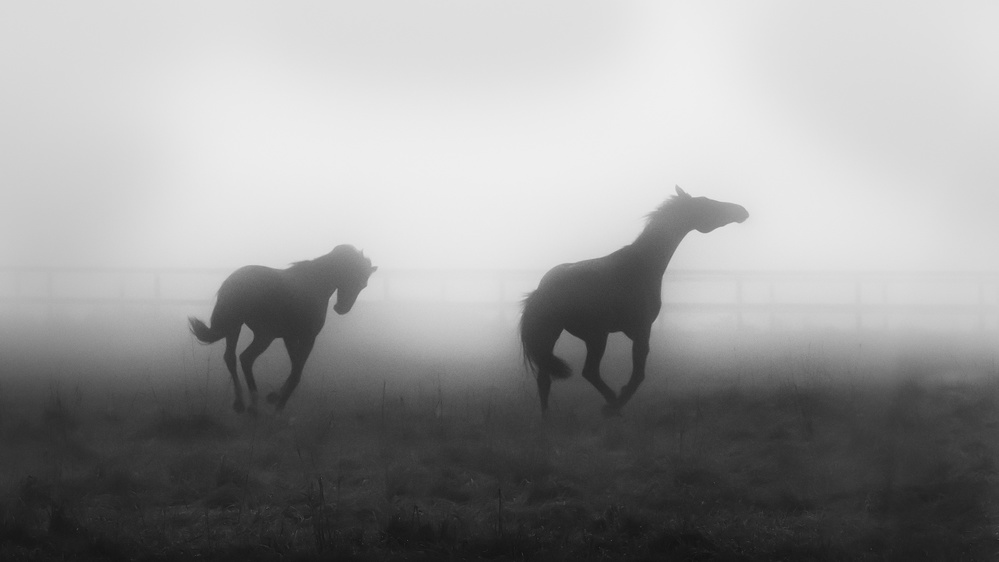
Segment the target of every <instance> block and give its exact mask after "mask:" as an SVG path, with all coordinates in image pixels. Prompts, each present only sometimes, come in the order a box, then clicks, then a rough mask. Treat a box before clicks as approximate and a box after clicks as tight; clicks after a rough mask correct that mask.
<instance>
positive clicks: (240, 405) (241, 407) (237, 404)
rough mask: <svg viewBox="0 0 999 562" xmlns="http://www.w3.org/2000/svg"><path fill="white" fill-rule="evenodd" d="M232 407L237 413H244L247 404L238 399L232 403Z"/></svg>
mask: <svg viewBox="0 0 999 562" xmlns="http://www.w3.org/2000/svg"><path fill="white" fill-rule="evenodd" d="M232 409H233V410H236V413H237V414H242V413H243V410H245V409H246V406H244V405H243V403H242V402H239V401H236V402H233V403H232Z"/></svg>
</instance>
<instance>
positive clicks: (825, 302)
mask: <svg viewBox="0 0 999 562" xmlns="http://www.w3.org/2000/svg"><path fill="white" fill-rule="evenodd" d="M231 272H232V269H223V268H103V267H74V268H69V267H0V305H2V306H4V307H5V308H7V309H9V308H11V307H14V308H17V307H23V306H35V307H42V308H45V309H48V310H52V309H56V308H58V307H106V306H109V305H111V306H120V307H155V308H158V309H159V308H161V307H162V308H169V307H180V308H184V307H209V306H211V305H212V303H213V300H214V296H215V291H216V289H217V288H218V285H219V283H220V282H221V281H222V279H224V278H225V276H226V275H228V274H229V273H231ZM542 274H543V272H540V271H534V270H454V269H452V270H391V269H388V270H386V269H380V270H379V272H378V274H377V275H375V276H374V277H372V279H371V284H370V286H369V288H368V289H367V290H366V291H365V292H364V293H362V295H361V300H364V301H369V302H374V303H384V304H385V305H386V306H391V305H399V304H406V303H410V304H419V303H430V304H434V305H437V306H439V305H441V304H446V305H449V306H453V307H465V308H469V309H472V308H479V309H483V310H490V311H493V312H495V313H497V314H498V315H499V316H500V317H501V318H506V319H511V318H515V317H516V309H517V306H518V303H519V302H520V300H521V299H522V298H523V295H524V294H525V293H527V292H529V291H531V290H533V288H534V287H536V286H537V283H538V280H539V279H540V278H541V275H542ZM663 300H664V304H663V309H664V313H665V314H664V315H663V316H661V319H662V318H663V317H668V316H671V315H686V316H700V317H702V318H707V319H717V318H719V317H723V318H727V319H729V320H731V321H732V322H734V323H735V324H736V325H738V326H745V325H759V326H762V327H769V328H775V327H779V326H783V325H792V324H796V323H801V322H802V321H806V322H812V323H819V324H821V323H823V322H828V321H832V320H833V319H835V320H836V321H837V322H838V323H839V324H840V325H842V326H845V327H850V326H853V327H855V328H871V327H891V326H895V325H899V324H901V323H905V322H907V321H910V320H911V319H913V318H921V319H928V321H930V322H933V321H938V320H940V319H950V321H952V322H956V323H958V324H962V323H963V324H967V325H968V326H969V327H971V328H973V329H980V330H999V272H911V271H910V272H879V271H863V272H832V271H707V270H671V271H669V272H667V274H666V277H665V279H664V284H663ZM709 321H712V320H709Z"/></svg>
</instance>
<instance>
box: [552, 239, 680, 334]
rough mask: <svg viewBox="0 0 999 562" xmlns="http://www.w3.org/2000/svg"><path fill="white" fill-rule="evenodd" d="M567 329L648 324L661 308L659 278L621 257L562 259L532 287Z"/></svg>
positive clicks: (612, 328)
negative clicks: (569, 261)
mask: <svg viewBox="0 0 999 562" xmlns="http://www.w3.org/2000/svg"><path fill="white" fill-rule="evenodd" d="M535 293H537V294H538V297H539V298H542V299H544V300H545V301H547V305H548V306H547V307H546V308H548V309H549V310H551V311H552V312H553V313H555V314H557V315H558V316H560V317H561V318H562V319H563V321H564V322H565V324H566V327H567V328H569V329H570V331H577V330H574V329H573V328H572V326H578V327H579V329H580V331H581V330H590V329H594V330H598V331H604V332H619V331H629V330H631V329H633V328H636V327H640V326H641V325H644V324H651V323H652V322H653V321H654V320H655V318H656V316H657V315H658V314H659V309H660V308H661V306H662V278H661V277H658V278H656V277H654V276H650V275H648V274H647V273H646V272H644V271H642V270H640V269H636V268H634V267H633V266H632V265H631V264H630V263H629V262H628V260H625V259H622V256H620V255H618V254H617V253H615V254H610V255H608V256H604V257H602V258H595V259H590V260H584V261H580V262H575V263H565V264H561V265H558V266H555V267H553V268H552V269H551V270H549V271H548V273H546V274H545V275H544V277H542V279H541V282H540V283H539V284H538V290H537V291H535Z"/></svg>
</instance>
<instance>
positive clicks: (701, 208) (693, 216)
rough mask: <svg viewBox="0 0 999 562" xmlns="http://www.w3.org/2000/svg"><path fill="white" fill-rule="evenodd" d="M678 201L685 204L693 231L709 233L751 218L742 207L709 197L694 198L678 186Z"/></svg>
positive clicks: (685, 210)
mask: <svg viewBox="0 0 999 562" xmlns="http://www.w3.org/2000/svg"><path fill="white" fill-rule="evenodd" d="M676 200H677V202H679V203H682V204H683V208H684V211H683V212H684V215H685V217H686V220H687V221H689V225H690V227H691V229H693V230H696V231H698V232H703V233H708V232H711V231H712V230H714V229H716V228H718V227H721V226H725V225H726V224H732V223H741V222H743V221H745V220H746V219H748V218H749V212H747V211H746V209H745V207H743V206H742V205H736V204H735V203H725V202H724V201H715V200H714V199H708V198H707V197H692V196H690V195H688V194H687V192H686V191H684V190H682V189H680V186H679V185H678V186H676Z"/></svg>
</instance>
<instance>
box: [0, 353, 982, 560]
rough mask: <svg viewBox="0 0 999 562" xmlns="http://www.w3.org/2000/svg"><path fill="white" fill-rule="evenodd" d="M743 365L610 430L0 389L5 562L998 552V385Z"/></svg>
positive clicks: (593, 417) (561, 411) (440, 413)
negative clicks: (272, 411)
mask: <svg viewBox="0 0 999 562" xmlns="http://www.w3.org/2000/svg"><path fill="white" fill-rule="evenodd" d="M753 369H755V370H752V369H750V370H743V371H742V372H739V373H728V375H726V376H728V377H729V378H728V379H727V382H725V383H724V384H716V385H712V386H711V387H708V386H700V387H698V386H696V385H694V386H692V387H690V388H686V389H677V388H673V389H671V390H669V391H668V392H666V391H664V390H663V389H661V388H660V389H657V388H656V387H655V386H650V387H649V388H647V389H643V393H640V397H641V399H636V401H635V402H634V403H633V405H632V406H633V407H631V409H630V410H628V411H627V412H626V415H625V416H624V417H623V418H619V419H611V420H604V419H602V418H600V417H599V415H598V414H597V408H596V407H595V406H596V405H595V403H591V402H585V401H584V404H583V405H580V406H578V407H577V406H575V404H576V402H575V401H574V399H573V398H572V394H571V392H569V390H568V389H570V388H572V387H575V388H577V389H582V391H583V392H590V391H589V389H585V388H584V385H585V383H583V382H582V381H580V380H575V381H572V382H570V383H566V385H564V386H561V387H557V388H556V392H558V393H560V394H559V397H560V400H561V402H559V403H557V406H558V405H559V404H560V406H559V407H557V408H556V409H555V411H554V413H553V415H552V417H551V419H549V420H547V421H545V422H543V421H542V420H541V419H540V417H539V414H538V412H537V410H536V404H535V401H534V399H533V397H532V396H531V395H530V393H529V392H524V391H523V390H522V389H519V390H518V389H514V390H508V391H498V390H496V389H490V390H486V389H485V388H475V387H468V388H464V389H462V390H460V391H452V392H444V391H443V389H441V388H422V389H421V391H420V393H419V395H417V397H415V398H414V397H413V396H408V397H402V396H397V395H396V394H394V393H393V392H391V391H390V392H388V393H387V394H388V395H387V397H386V398H385V402H383V401H382V398H381V397H380V396H379V394H380V393H381V390H382V389H381V385H379V388H378V390H377V391H376V392H375V393H374V394H372V395H370V396H367V397H366V399H364V400H345V399H344V398H343V397H342V396H341V397H338V398H337V400H336V402H338V403H340V404H341V406H339V407H336V406H333V405H331V401H330V399H329V397H324V396H322V395H320V394H316V393H313V394H312V395H310V394H309V393H307V392H303V393H302V394H301V395H299V396H296V397H295V399H294V400H293V403H292V406H290V409H289V413H288V415H287V416H286V417H269V416H261V417H260V418H259V419H255V420H254V419H250V418H246V417H237V416H235V415H233V414H231V413H229V412H228V411H226V410H225V408H226V407H227V406H226V405H227V402H228V398H227V397H219V398H218V400H208V401H205V400H200V399H199V400H193V399H191V398H190V396H189V395H188V392H187V391H181V390H178V389H170V388H162V389H159V390H158V391H157V392H151V393H150V392H146V393H144V394H141V393H140V394H134V395H133V397H132V398H131V399H128V400H125V399H122V398H120V397H122V396H128V395H129V393H128V392H126V391H125V390H123V389H121V388H116V389H114V391H111V390H108V389H105V388H101V387H100V386H95V387H91V388H87V389H86V390H85V391H81V390H80V389H79V388H78V387H66V388H61V387H54V388H57V390H51V391H50V392H49V393H48V394H47V395H43V396H42V397H41V398H39V399H38V400H37V401H36V402H32V401H31V400H29V399H23V400H22V399H20V398H18V397H17V396H15V394H16V391H17V386H16V385H15V384H9V383H8V384H5V385H4V386H3V388H2V395H0V402H2V404H3V414H2V416H0V447H2V450H3V457H4V462H3V463H0V558H2V559H4V560H18V559H24V560H27V559H33V560H43V559H97V560H101V559H103V560H123V559H136V558H143V559H145V558H155V559H195V558H198V559H206V558H210V559H222V560H226V559H231V560H246V559H264V560H310V559H329V558H334V557H337V558H344V559H361V560H365V559H372V560H391V559H407V560H420V559H428V560H429V559H441V558H444V559H458V560H468V559H483V560H487V559H488V560H499V559H518V560H598V559H599V560H603V559H678V560H688V559H689V560H994V559H996V558H997V557H999V542H997V535H996V515H997V513H996V508H995V505H997V504H996V500H997V499H999V498H997V497H996V492H997V490H999V479H997V478H999V477H997V474H996V462H997V458H999V457H997V454H999V439H997V437H999V409H997V406H999V385H997V383H996V382H995V381H994V380H992V379H990V378H982V377H978V378H969V379H966V380H962V381H958V382H942V381H937V380H935V379H934V378H933V377H932V376H919V377H906V376H901V377H899V376H896V377H895V378H894V379H892V381H891V382H882V383H878V384H875V383H868V382H862V381H860V380H858V379H852V380H850V381H840V382H835V381H832V380H830V379H829V378H828V377H823V376H813V375H814V373H811V374H809V373H808V371H809V369H813V370H814V366H808V365H797V364H787V363H786V362H785V364H782V365H781V370H780V372H777V373H773V372H766V373H764V372H763V371H766V370H767V369H769V367H754V368H753ZM750 371H752V372H750ZM747 373H748V374H747ZM992 374H993V375H994V373H992ZM749 375H752V377H750V376H749ZM871 375H876V373H871ZM749 378H754V379H755V380H756V381H760V380H763V381H765V384H763V383H761V384H755V383H750V382H747V379H749ZM866 378H868V379H872V378H874V377H873V376H871V377H866ZM101 384H103V383H101ZM580 396H582V394H581V395H580ZM586 396H589V394H587V395H586ZM590 399H592V397H590ZM343 403H349V404H347V405H344V404H343ZM591 405H592V406H593V407H591ZM212 408H217V410H214V409H212Z"/></svg>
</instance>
